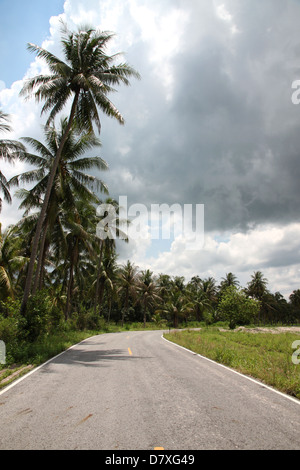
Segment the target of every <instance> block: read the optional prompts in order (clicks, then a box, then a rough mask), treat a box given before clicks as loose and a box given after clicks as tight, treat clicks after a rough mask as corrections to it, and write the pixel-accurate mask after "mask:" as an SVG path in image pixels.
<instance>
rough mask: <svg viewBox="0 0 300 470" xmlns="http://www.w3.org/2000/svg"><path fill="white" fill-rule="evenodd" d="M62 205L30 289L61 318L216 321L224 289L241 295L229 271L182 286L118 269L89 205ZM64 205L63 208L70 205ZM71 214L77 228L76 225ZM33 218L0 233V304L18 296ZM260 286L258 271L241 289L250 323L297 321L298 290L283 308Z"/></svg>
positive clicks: (130, 267)
mask: <svg viewBox="0 0 300 470" xmlns="http://www.w3.org/2000/svg"><path fill="white" fill-rule="evenodd" d="M59 190H61V188H60V187H59V185H58V187H57V191H59ZM109 201H110V200H109ZM71 202H72V201H71ZM110 202H113V201H110ZM72 204H73V202H72ZM64 207H65V206H64V205H61V207H60V210H59V211H58V213H56V211H54V212H53V222H52V220H51V223H50V222H49V227H50V226H51V227H52V234H53V236H52V237H51V239H47V240H46V243H45V245H44V251H43V253H42V260H43V262H42V263H41V264H39V262H37V263H36V266H38V265H40V271H39V278H38V286H37V290H38V291H43V290H44V291H45V292H47V296H48V297H50V298H51V299H53V300H52V301H53V305H55V306H56V307H57V308H58V309H59V311H60V312H61V316H62V318H63V316H64V319H66V320H67V319H69V318H71V319H72V318H73V317H74V316H75V317H76V316H78V314H80V313H82V312H89V313H90V315H91V316H93V318H94V319H99V318H104V319H105V321H107V322H111V321H115V322H119V323H121V324H122V325H124V323H125V322H143V324H144V325H145V324H146V322H148V321H154V322H155V323H157V324H160V325H163V324H166V323H168V324H170V325H173V326H174V327H178V326H179V324H180V323H187V322H188V321H205V322H208V323H214V322H216V321H220V320H223V317H222V312H221V311H220V309H219V302H220V300H221V298H222V295H223V293H224V292H225V291H226V289H227V288H228V287H229V286H235V287H236V288H237V289H242V288H241V286H240V284H239V282H238V280H237V277H236V276H235V275H234V274H232V273H228V274H227V275H226V276H225V277H224V278H223V279H222V280H221V282H220V283H219V284H218V283H217V281H216V280H215V279H214V278H213V277H208V278H204V279H202V278H200V277H199V276H194V277H192V278H191V280H189V281H188V282H186V281H185V279H184V278H183V277H181V276H170V275H167V274H163V273H161V274H159V275H155V274H154V273H153V272H151V271H150V270H149V269H146V270H140V269H139V268H138V267H137V266H135V265H134V264H133V263H131V262H130V261H127V262H126V263H125V264H119V263H118V256H117V253H116V247H115V245H114V243H113V241H112V240H109V239H107V240H105V241H103V240H99V239H98V238H97V236H95V221H96V211H95V207H94V206H93V204H90V203H88V204H86V203H85V204H84V206H83V207H81V204H80V202H78V201H77V203H75V205H74V206H72V208H73V210H72V212H69V211H68V212H67V213H64ZM66 207H67V208H69V207H70V206H69V202H67V206H66ZM78 214H80V222H79V221H77V220H76V218H77V217H78ZM35 217H36V216H34V215H33V216H31V215H30V216H28V215H27V216H24V217H23V219H22V220H20V221H19V222H18V223H17V224H16V225H15V226H11V227H9V228H8V229H7V230H6V231H5V232H4V233H3V234H0V279H1V280H2V289H1V296H0V300H4V301H6V300H7V299H8V298H9V297H11V298H15V299H18V298H20V297H21V296H22V292H23V289H24V285H25V280H26V274H27V266H28V259H29V255H30V250H29V247H30V241H31V240H32V236H33V230H34V224H35ZM36 272H38V269H37V267H36ZM4 281H5V282H4ZM267 285H268V282H267V279H266V278H265V277H264V276H263V274H262V273H261V272H260V271H257V272H255V273H254V274H253V276H252V277H251V280H250V281H249V283H248V284H247V286H246V287H245V288H243V289H242V290H243V291H245V293H246V294H247V295H248V296H249V297H251V298H254V299H257V300H259V301H260V302H261V310H260V317H259V318H258V319H257V320H258V321H260V322H263V323H276V322H282V323H292V322H297V321H298V322H299V320H300V290H299V291H294V292H293V293H292V294H291V296H290V301H289V302H287V301H286V300H285V299H284V297H283V296H282V295H281V294H280V293H278V292H277V293H275V294H272V293H271V292H270V291H269V290H268V286H267ZM95 323H97V321H95Z"/></svg>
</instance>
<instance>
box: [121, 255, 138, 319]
mask: <svg viewBox="0 0 300 470" xmlns="http://www.w3.org/2000/svg"><path fill="white" fill-rule="evenodd" d="M118 282H119V288H118V294H119V295H123V296H124V308H123V309H122V326H123V325H124V319H125V314H128V308H129V299H130V297H131V298H133V299H135V298H136V294H137V282H138V278H137V267H136V266H135V265H134V264H132V263H131V262H130V261H127V263H126V264H123V265H122V266H121V267H120V270H119V273H118Z"/></svg>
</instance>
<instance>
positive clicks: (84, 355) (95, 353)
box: [43, 349, 151, 372]
mask: <svg viewBox="0 0 300 470" xmlns="http://www.w3.org/2000/svg"><path fill="white" fill-rule="evenodd" d="M141 359H151V357H147V356H130V355H129V353H128V351H127V350H125V349H95V350H92V351H86V350H85V349H76V350H74V349H72V350H69V351H66V352H65V353H64V354H62V355H60V356H58V357H56V358H55V359H53V360H52V361H51V362H50V363H49V366H50V365H51V364H65V365H71V366H72V365H73V366H76V365H84V366H87V367H102V366H105V365H106V364H108V363H109V362H110V361H136V360H141ZM43 371H44V372H51V367H47V366H46V367H44V368H43Z"/></svg>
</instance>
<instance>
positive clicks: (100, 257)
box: [94, 240, 103, 315]
mask: <svg viewBox="0 0 300 470" xmlns="http://www.w3.org/2000/svg"><path fill="white" fill-rule="evenodd" d="M102 256H103V240H100V255H99V261H98V269H97V282H96V293H95V304H94V314H95V315H96V312H97V304H98V297H99V284H100V273H101V264H102Z"/></svg>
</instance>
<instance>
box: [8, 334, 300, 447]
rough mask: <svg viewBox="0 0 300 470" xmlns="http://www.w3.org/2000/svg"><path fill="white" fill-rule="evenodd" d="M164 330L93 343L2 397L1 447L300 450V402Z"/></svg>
mask: <svg viewBox="0 0 300 470" xmlns="http://www.w3.org/2000/svg"><path fill="white" fill-rule="evenodd" d="M162 333H163V332H162V331H142V332H132V331H131V332H130V331H129V332H122V333H111V334H104V335H100V336H95V337H92V338H89V339H87V340H85V341H84V342H82V343H80V344H78V345H76V346H75V347H73V348H71V349H69V350H68V351H66V352H65V353H63V354H61V355H59V356H57V357H56V358H54V359H53V360H51V361H48V362H47V363H46V364H44V365H43V366H41V367H39V368H38V369H37V370H34V371H33V373H30V374H28V375H27V376H25V377H24V378H23V379H22V380H20V381H17V382H16V383H15V384H13V385H12V386H9V387H7V388H6V389H4V390H3V391H1V392H0V449H1V450H4V449H22V450H23V449H24V450H27V449H49V450H52V449H57V450H60V449H65V450H72V449H78V450H88V449H99V450H101V449H105V450H114V451H118V450H153V449H156V448H163V449H165V450H204V449H211V450H215V449H219V450H230V449H253V450H254V449H262V450H267V449H274V450H280V449H282V450H283V449H293V450H299V449H300V401H298V400H293V399H291V398H289V397H287V396H285V395H282V394H279V393H276V392H275V391H273V390H271V389H270V388H268V387H265V386H264V385H263V384H260V383H258V382H255V381H252V380H249V379H248V378H246V377H244V376H241V375H239V374H236V373H234V372H233V371H231V370H229V369H227V368H225V367H222V366H220V365H218V364H216V363H213V362H211V361H209V360H206V359H205V358H201V357H199V356H198V355H195V354H192V353H190V352H188V351H186V350H184V349H182V348H180V347H178V346H176V345H174V344H172V343H170V342H168V341H166V340H164V339H163V338H162Z"/></svg>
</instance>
